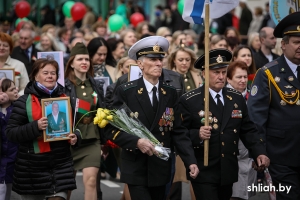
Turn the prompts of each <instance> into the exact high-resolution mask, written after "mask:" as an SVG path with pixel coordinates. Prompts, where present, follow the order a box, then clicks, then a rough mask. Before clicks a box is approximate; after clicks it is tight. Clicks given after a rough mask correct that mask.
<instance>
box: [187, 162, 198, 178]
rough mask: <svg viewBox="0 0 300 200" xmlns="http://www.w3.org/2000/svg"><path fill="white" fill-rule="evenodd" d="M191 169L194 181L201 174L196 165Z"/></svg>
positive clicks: (191, 166)
mask: <svg viewBox="0 0 300 200" xmlns="http://www.w3.org/2000/svg"><path fill="white" fill-rule="evenodd" d="M189 168H190V176H191V177H192V178H193V179H195V178H196V177H197V176H198V174H199V169H198V166H197V165H195V164H192V165H190V166H189Z"/></svg>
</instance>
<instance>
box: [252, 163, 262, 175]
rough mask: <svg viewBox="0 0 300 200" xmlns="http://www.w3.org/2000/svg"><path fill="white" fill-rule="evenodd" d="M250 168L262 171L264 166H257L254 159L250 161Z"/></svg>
mask: <svg viewBox="0 0 300 200" xmlns="http://www.w3.org/2000/svg"><path fill="white" fill-rule="evenodd" d="M252 168H253V169H254V170H256V171H258V172H262V171H264V167H258V166H257V165H256V163H255V162H254V161H252Z"/></svg>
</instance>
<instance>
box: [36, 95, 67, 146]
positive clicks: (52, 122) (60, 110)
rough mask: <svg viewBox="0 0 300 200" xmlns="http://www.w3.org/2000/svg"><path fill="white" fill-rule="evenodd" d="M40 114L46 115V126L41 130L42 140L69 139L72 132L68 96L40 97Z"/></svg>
mask: <svg viewBox="0 0 300 200" xmlns="http://www.w3.org/2000/svg"><path fill="white" fill-rule="evenodd" d="M41 104H42V116H43V117H47V119H48V127H47V128H46V130H44V131H43V137H44V142H53V141H58V140H69V139H70V138H69V134H70V133H72V116H71V109H72V108H71V104H70V97H59V98H47V99H41Z"/></svg>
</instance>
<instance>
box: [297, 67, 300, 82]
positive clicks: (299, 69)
mask: <svg viewBox="0 0 300 200" xmlns="http://www.w3.org/2000/svg"><path fill="white" fill-rule="evenodd" d="M297 79H298V80H299V82H300V66H298V67H297Z"/></svg>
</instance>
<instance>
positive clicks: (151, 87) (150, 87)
mask: <svg viewBox="0 0 300 200" xmlns="http://www.w3.org/2000/svg"><path fill="white" fill-rule="evenodd" d="M143 80H144V83H145V86H146V90H147V92H148V95H149V98H150V102H151V104H152V105H153V102H152V96H153V92H152V89H153V87H154V86H156V88H157V91H156V96H157V101H158V100H159V96H158V95H159V94H158V84H159V81H158V82H157V84H156V85H152V83H150V82H149V81H147V80H146V79H145V78H144V77H143Z"/></svg>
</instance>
